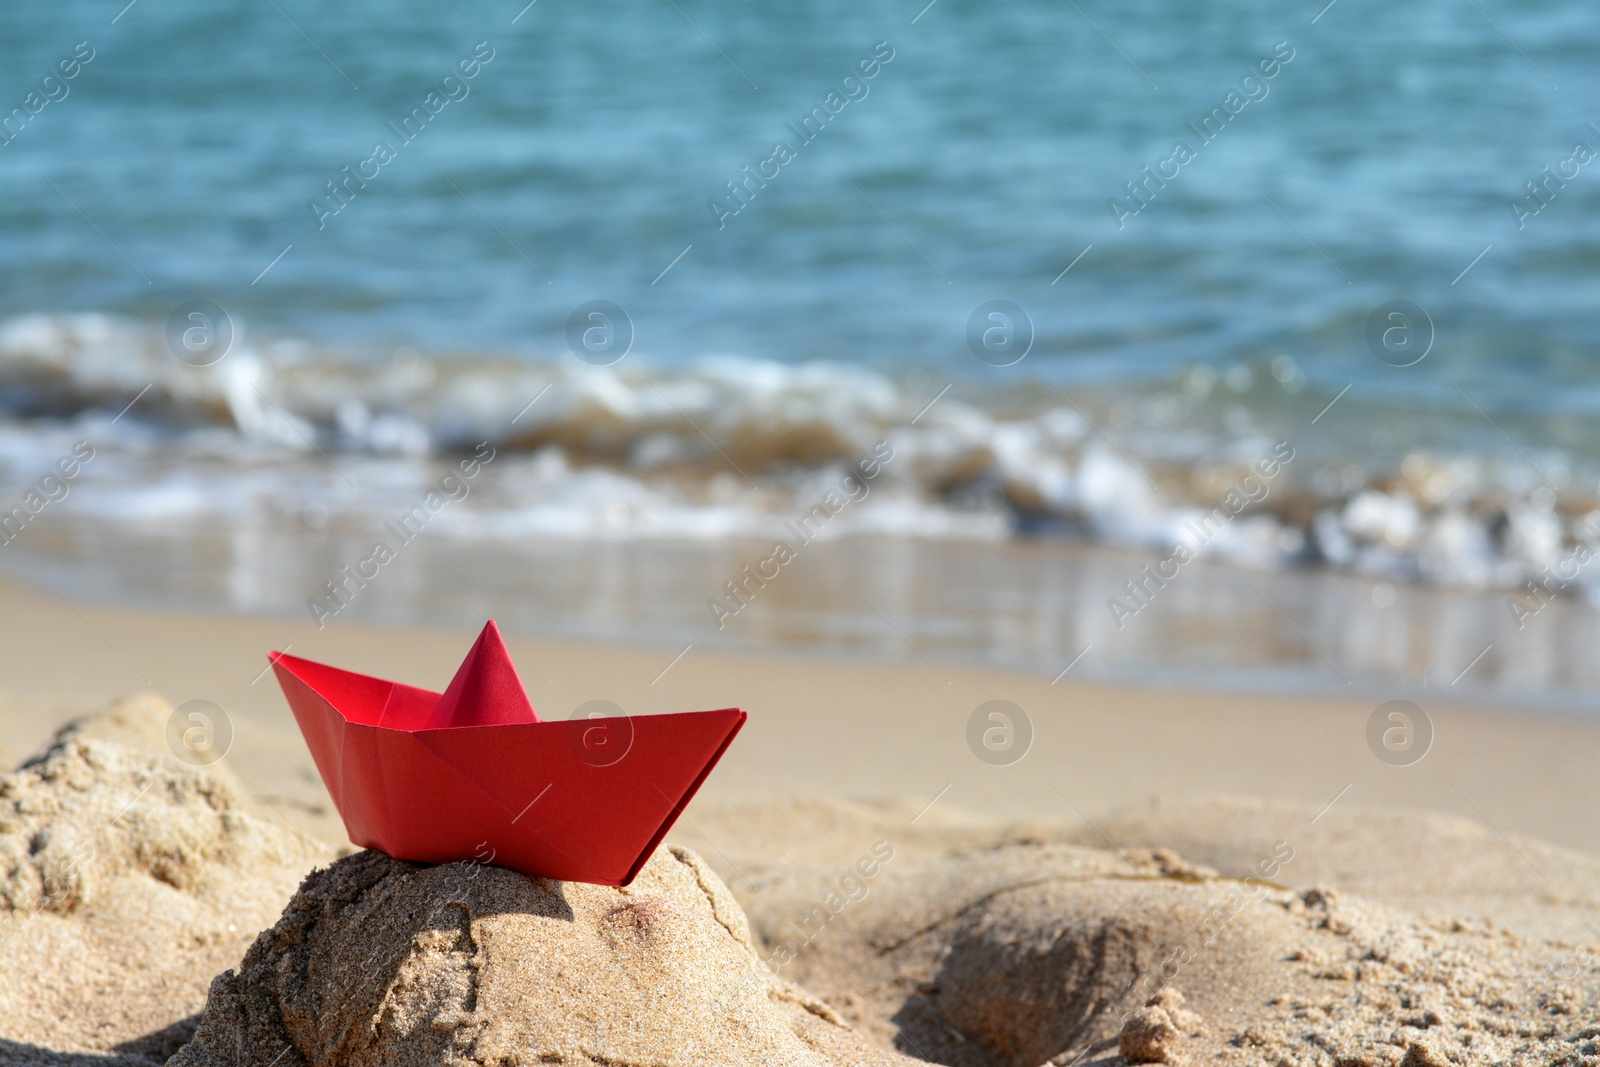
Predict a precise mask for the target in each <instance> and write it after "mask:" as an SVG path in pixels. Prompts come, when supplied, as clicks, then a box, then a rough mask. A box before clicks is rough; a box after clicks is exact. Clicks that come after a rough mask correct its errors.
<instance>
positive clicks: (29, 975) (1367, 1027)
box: [0, 698, 1600, 1067]
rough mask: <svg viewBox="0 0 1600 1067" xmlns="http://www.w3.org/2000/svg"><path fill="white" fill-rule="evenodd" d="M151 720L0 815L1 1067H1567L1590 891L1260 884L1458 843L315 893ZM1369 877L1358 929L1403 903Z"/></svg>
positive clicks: (400, 876)
mask: <svg viewBox="0 0 1600 1067" xmlns="http://www.w3.org/2000/svg"><path fill="white" fill-rule="evenodd" d="M169 713H170V708H169V707H168V706H167V705H165V704H163V703H162V702H161V701H159V700H158V699H156V698H143V699H140V700H136V701H131V702H127V703H124V704H121V705H119V706H116V707H114V708H112V709H111V710H110V711H109V712H108V713H106V714H104V715H101V716H95V717H90V718H87V719H83V720H79V721H77V722H75V723H73V724H71V725H69V726H68V727H67V728H66V729H65V730H63V731H62V732H61V733H60V734H59V735H58V736H57V738H56V739H55V740H54V742H53V743H52V744H51V745H50V746H49V747H48V749H47V750H46V751H45V752H44V753H42V754H41V756H40V757H38V758H36V759H34V760H30V761H28V762H27V763H25V764H24V765H23V766H21V767H20V768H19V769H18V770H17V771H15V772H14V773H12V774H11V775H10V776H8V777H7V778H5V779H4V780H3V784H0V798H3V799H4V801H5V804H6V807H5V808H4V809H0V819H3V821H0V850H4V853H5V855H6V857H7V864H6V867H7V870H8V871H9V874H8V880H7V882H6V903H7V915H6V920H7V921H6V928H7V930H8V931H9V932H10V939H9V940H8V941H7V942H6V944H5V946H4V948H3V949H0V952H3V953H4V955H3V957H0V966H3V967H4V973H5V974H6V975H7V979H8V980H7V982H6V983H5V986H4V991H3V992H0V1042H3V1043H0V1059H3V1060H4V1062H7V1063H27V1064H35V1063H37V1064H68V1063H71V1064H82V1063H93V1062H100V1058H99V1057H95V1056H94V1055H93V1054H95V1053H102V1054H103V1053H111V1054H113V1055H114V1056H115V1058H116V1060H117V1061H119V1062H126V1063H130V1064H134V1065H136V1067H143V1065H144V1064H154V1063H160V1062H163V1060H164V1059H165V1057H166V1056H167V1055H168V1054H172V1053H175V1054H176V1055H175V1056H174V1058H173V1060H172V1063H173V1064H174V1065H176V1067H224V1065H254V1067H276V1065H280V1064H286V1065H291V1067H298V1065H302V1064H316V1065H319V1067H321V1065H328V1067H333V1065H341V1067H342V1065H366V1064H374V1065H375V1064H398V1065H402V1067H409V1065H413V1064H415V1065H421V1064H505V1065H512V1064H556V1063H569V1064H610V1065H619V1067H623V1065H625V1067H645V1065H656V1067H665V1065H674V1064H685V1065H687V1064H704V1063H718V1064H724V1063H725V1064H790V1063H792V1064H810V1065H819V1067H820V1065H830V1064H863V1065H891V1064H897V1063H910V1062H917V1061H932V1062H939V1063H946V1064H952V1065H958V1067H1000V1065H1005V1067H1038V1065H1041V1064H1045V1063H1057V1064H1069V1063H1109V1064H1118V1063H1166V1064H1173V1065H1179V1064H1190V1063H1204V1062H1230V1063H1232V1062H1237V1063H1267V1064H1273V1065H1279V1064H1281V1065H1294V1067H1298V1065H1308V1067H1309V1065H1330V1064H1331V1065H1342V1067H1443V1065H1445V1064H1452V1063H1454V1064H1465V1063H1478V1062H1483V1063H1505V1064H1524V1063H1526V1064H1535V1063H1537V1064H1564V1065H1586V1064H1595V1063H1600V955H1597V954H1596V953H1595V951H1594V948H1593V946H1594V939H1593V938H1592V937H1585V936H1582V933H1581V930H1580V931H1579V934H1580V936H1579V938H1578V939H1577V940H1572V939H1569V938H1567V937H1565V936H1563V931H1567V930H1577V929H1578V928H1580V927H1583V926H1585V925H1587V924H1589V923H1592V922H1593V920H1594V918H1595V916H1597V915H1600V860H1596V859H1595V858H1593V857H1589V856H1586V855H1583V854H1581V853H1576V852H1571V851H1570V850H1564V849H1560V848H1559V847H1556V846H1549V845H1542V846H1541V845H1538V844H1537V843H1535V842H1531V841H1520V842H1508V844H1510V845H1511V846H1512V848H1513V850H1515V849H1528V848H1532V849H1535V850H1536V855H1537V858H1538V859H1539V860H1542V861H1544V863H1545V864H1546V865H1547V866H1548V867H1549V868H1550V869H1551V870H1552V871H1554V872H1555V874H1556V876H1557V877H1559V878H1560V879H1561V882H1560V883H1558V891H1555V892H1551V893H1549V894H1546V895H1545V896H1544V897H1540V896H1538V895H1536V894H1531V893H1530V892H1529V891H1528V887H1527V885H1526V879H1525V878H1523V879H1521V882H1520V883H1519V878H1520V876H1518V875H1515V874H1509V875H1508V874H1505V873H1504V872H1502V873H1501V876H1500V878H1501V881H1500V886H1499V889H1498V890H1495V889H1494V888H1493V887H1483V888H1482V889H1481V891H1480V892H1479V893H1478V895H1477V896H1476V897H1474V896H1472V895H1471V892H1470V887H1471V886H1472V885H1475V884H1476V883H1477V882H1478V880H1479V877H1480V875H1481V873H1482V872H1483V871H1486V870H1492V869H1494V868H1495V866H1496V862H1497V861H1496V858H1495V857H1493V856H1490V857H1489V861H1488V862H1486V863H1479V864H1478V865H1477V866H1476V867H1474V866H1472V865H1470V864H1469V865H1466V866H1465V867H1463V868H1462V869H1460V870H1458V871H1457V873H1456V874H1455V875H1454V878H1455V881H1454V882H1453V883H1452V882H1451V880H1450V877H1448V876H1444V880H1443V881H1442V882H1441V883H1440V884H1438V885H1437V886H1436V889H1435V892H1434V893H1433V894H1432V895H1431V896H1429V894H1428V893H1427V892H1425V891H1424V889H1423V888H1422V887H1421V886H1420V885H1418V884H1417V882H1416V880H1412V881H1411V882H1409V883H1406V887H1405V891H1404V892H1403V893H1401V894H1400V896H1401V897H1405V896H1406V895H1407V894H1409V896H1410V897H1411V898H1415V899H1418V900H1425V901H1426V902H1427V903H1428V904H1429V908H1428V909H1425V910H1426V911H1428V912H1430V913H1428V914H1424V913H1419V912H1418V911H1417V910H1415V909H1408V908H1403V907H1397V906H1395V905H1394V904H1393V903H1391V902H1389V901H1385V900H1382V899H1369V898H1363V897H1362V896H1359V895H1357V894H1354V893H1352V892H1350V891H1349V890H1348V889H1342V888H1334V887H1331V886H1328V885H1318V886H1315V887H1313V888H1309V889H1299V888H1295V887H1294V885H1293V884H1292V881H1293V879H1294V877H1295V876H1297V875H1298V876H1300V877H1302V878H1303V877H1305V876H1306V875H1307V874H1310V873H1315V871H1316V869H1317V868H1318V867H1320V866H1325V865H1327V864H1329V863H1334V864H1337V863H1339V862H1348V861H1350V860H1353V859H1356V858H1358V857H1359V856H1362V855H1374V854H1377V853H1380V852H1384V851H1392V852H1398V853H1400V854H1402V855H1411V856H1418V855H1425V853H1426V850H1425V849H1419V848H1418V846H1419V845H1422V844H1425V843H1428V842H1431V841H1434V840H1443V841H1445V842H1446V846H1445V850H1444V853H1443V854H1444V856H1445V857H1446V859H1447V860H1448V859H1449V857H1450V856H1451V855H1452V852H1451V850H1452V849H1456V850H1461V849H1463V848H1464V847H1465V846H1463V845H1462V844H1460V843H1459V842H1457V843H1451V831H1452V829H1453V830H1454V832H1455V834H1456V835H1457V836H1459V835H1460V834H1462V833H1465V832H1466V831H1467V830H1468V829H1469V828H1470V824H1461V825H1455V826H1453V827H1452V825H1451V824H1450V823H1449V820H1443V821H1440V820H1434V821H1432V822H1430V821H1429V820H1426V819H1424V820H1421V821H1417V820H1415V819H1412V820H1405V821H1399V822H1396V821H1395V820H1394V818H1393V813H1392V812H1386V811H1384V810H1381V809H1380V810H1372V811H1367V810H1360V809H1349V810H1347V811H1345V812H1344V813H1342V814H1341V816H1340V817H1341V819H1342V822H1341V823H1339V824H1337V832H1335V833H1332V834H1330V835H1329V838H1330V839H1329V840H1323V841H1321V842H1320V843H1319V838H1318V837H1317V833H1318V832H1319V831H1318V829H1317V828H1318V827H1319V826H1322V825H1323V820H1324V819H1325V818H1332V816H1331V815H1326V816H1320V817H1318V818H1317V820H1316V821H1315V822H1313V821H1312V820H1311V819H1309V818H1303V817H1302V813H1298V812H1295V811H1294V810H1293V809H1292V807H1284V806H1281V805H1277V806H1274V805H1262V804H1257V805H1256V806H1254V807H1251V806H1248V805H1244V804H1242V803H1238V802H1235V803H1233V804H1231V805H1230V804H1227V803H1225V802H1221V801H1217V802H1214V803H1213V807H1211V808H1209V809H1206V808H1189V807H1184V808H1180V809H1178V810H1177V811H1173V812H1163V811H1162V810H1161V809H1160V807H1159V806H1155V807H1146V808H1143V809H1140V810H1137V811H1130V812H1127V813H1124V814H1123V815H1121V816H1119V817H1117V818H1116V819H1114V820H1108V822H1107V823H1106V824H1105V825H1104V826H1101V827H1100V828H1099V829H1098V830H1097V831H1096V832H1097V833H1102V832H1106V828H1107V827H1115V828H1116V829H1117V830H1118V831H1119V832H1128V833H1133V832H1136V830H1135V828H1136V827H1138V826H1143V827H1145V828H1146V831H1145V832H1153V831H1151V830H1150V829H1149V828H1152V827H1166V828H1167V829H1169V830H1171V831H1174V833H1175V835H1176V836H1186V839H1187V840H1188V843H1189V844H1190V845H1191V847H1193V848H1194V849H1196V850H1197V854H1198V853H1201V852H1208V853H1210V854H1212V855H1213V856H1214V857H1215V858H1216V859H1218V860H1219V861H1220V862H1221V863H1222V864H1223V866H1225V867H1232V868H1234V870H1233V872H1232V873H1225V872H1223V871H1219V870H1217V869H1214V868H1212V867H1210V866H1208V865H1206V864H1203V863H1199V862H1195V861H1194V860H1192V859H1186V858H1184V857H1183V856H1181V855H1180V854H1178V853H1177V852H1175V851H1173V850H1172V849H1170V848H1149V847H1145V846H1140V845H1126V844H1120V843H1117V842H1115V841H1101V842H1099V847H1092V846H1090V845H1088V844H1086V843H1071V838H1072V837H1073V836H1074V835H1075V834H1077V833H1078V832H1079V831H1078V830H1077V829H1076V828H1074V827H1073V826H1072V825H1071V824H1068V823H1062V822H1055V823H1051V822H1041V821H1037V820H1035V821H1031V822H1028V823H1014V822H1013V823H1006V822H1003V821H1000V820H996V819H994V818H992V817H983V816H974V815H970V814H967V813H962V812H960V811H959V810H955V809H949V810H946V811H943V812H930V811H928V810H923V811H914V810H913V809H912V808H910V807H909V806H907V805H905V804H899V805H896V804H888V805H874V806H869V805H859V804H848V803H841V802H837V801H812V802H793V801H777V802H768V803H767V804H764V805H758V804H750V803H727V804H720V805H712V806H708V807H706V808H705V809H704V810H703V811H702V812H701V814H700V815H699V816H698V817H697V823H698V826H697V828H696V829H695V832H696V833H699V834H701V835H708V836H711V837H716V838H720V839H721V840H722V841H723V842H724V844H723V846H721V847H720V848H719V850H718V853H716V854H715V859H714V860H712V861H710V862H708V861H707V860H702V859H701V858H700V856H699V855H697V854H696V852H695V851H693V850H691V849H689V848H687V847H684V846H682V845H675V844H668V845H664V846H663V847H662V849H661V850H659V851H658V853H657V854H656V855H655V857H654V858H653V859H652V860H651V862H650V863H649V864H648V865H647V867H646V869H645V871H644V872H643V873H642V874H641V876H640V877H639V879H638V880H637V881H635V882H634V883H633V885H631V886H629V887H627V888H625V889H614V888H608V887H599V886H589V885H583V884H577V883H559V882H551V881H547V880H542V879H530V878H526V877H524V876H522V875H520V874H516V873H514V872H511V871H506V870H503V869H500V868H493V867H483V866H479V865H476V864H471V863H458V864H447V865H442V866H427V865H419V864H409V863H402V862H399V861H395V860H392V859H390V858H389V857H387V856H383V855H382V854H379V853H372V852H358V853H353V854H347V855H345V856H343V858H339V859H336V860H335V859H333V858H332V857H333V855H334V852H335V850H332V849H329V848H325V847H318V846H317V845H314V844H308V843H307V842H306V841H305V840H302V839H301V838H300V837H298V836H297V835H294V834H292V833H290V832H288V831H285V830H280V829H277V828H275V827H273V826H272V825H271V824H270V823H267V822H266V821H264V820H263V819H262V818H261V817H260V809H261V808H262V807H263V806H264V805H265V802H263V801H256V802H254V803H252V802H251V801H250V800H248V799H247V798H245V797H244V796H242V795H241V794H240V792H239V790H238V787H237V786H236V785H235V784H233V783H232V782H231V781H230V774H229V772H228V771H227V770H226V768H225V766H223V765H217V766H215V767H211V768H204V769H196V768H192V767H188V766H186V765H184V764H182V763H179V762H178V761H176V760H175V759H173V758H172V756H171V754H170V753H169V752H166V751H165V748H164V743H165V739H164V735H163V733H162V731H161V730H160V729H158V727H159V726H160V725H161V724H164V723H165V721H166V718H167V716H168V714H169ZM130 797H132V798H134V799H133V802H132V803H131V804H130V802H129V798H130ZM1247 816H1248V817H1252V818H1254V820H1255V822H1254V823H1253V824H1252V823H1250V822H1249V819H1248V818H1246V817H1247ZM1230 820H1231V821H1232V822H1233V823H1234V824H1235V826H1236V827H1241V828H1242V831H1241V832H1230V831H1229V830H1228V829H1227V825H1226V824H1227V823H1228V822H1229V821H1230ZM1299 822H1304V824H1305V825H1303V826H1298V827H1297V829H1298V830H1299V833H1298V834H1291V835H1290V836H1289V837H1285V838H1279V839H1277V840H1275V841H1272V842H1266V843H1265V847H1264V848H1262V849H1261V851H1260V852H1259V853H1258V854H1257V853H1252V852H1251V849H1252V848H1253V847H1254V846H1253V843H1254V842H1255V841H1256V840H1257V839H1260V840H1262V841H1265V838H1264V837H1262V836H1261V835H1262V834H1263V833H1264V832H1265V833H1267V834H1268V835H1269V836H1270V833H1271V832H1274V831H1275V828H1277V827H1282V826H1286V825H1293V824H1297V823H1299ZM1206 827H1210V831H1209V833H1208V832H1207V831H1206V829H1205V828H1206ZM1269 827H1270V828H1273V829H1270V830H1269V829H1268V828H1269ZM1180 828H1182V833H1181V834H1177V831H1179V829H1180ZM1297 841H1298V844H1297V843H1296V842H1297ZM83 843H87V844H88V847H87V848H83V847H80V846H81V845H82V844H83ZM1481 844H1482V843H1481V842H1480V845H1481ZM1241 849H1242V850H1243V851H1242V852H1241V851H1240V850H1241ZM345 851H346V852H348V851H349V850H348V849H346V850H345ZM1247 856H1248V857H1253V858H1250V859H1249V861H1248V862H1246V861H1245V859H1244V858H1243V857H1247ZM1341 857H1343V859H1341ZM1500 859H1501V860H1503V859H1504V857H1500ZM330 860H331V862H330ZM1378 866H1379V873H1378V874H1377V875H1376V876H1369V877H1368V879H1367V882H1366V885H1367V887H1368V888H1369V889H1371V890H1372V891H1373V893H1374V897H1375V898H1376V897H1382V896H1384V895H1386V890H1385V886H1388V885H1394V884H1397V883H1398V882H1402V881H1404V880H1403V879H1399V878H1398V875H1397V874H1396V873H1395V871H1393V870H1387V871H1385V870H1384V869H1383V866H1382V865H1381V864H1380V865H1378ZM718 868H720V871H721V873H720V874H719V871H718ZM1454 869H1455V867H1454V866H1453V865H1451V866H1447V867H1446V868H1443V869H1442V871H1433V870H1428V869H1426V868H1424V869H1423V870H1422V871H1421V873H1422V874H1424V875H1425V876H1429V877H1435V876H1442V872H1443V871H1448V870H1454ZM308 871H310V873H309V875H308V874H307V872H308ZM302 876H305V877H304V881H303V882H302V883H301V884H300V885H299V888H298V890H295V889H294V885H295V883H296V882H297V881H299V880H300V879H301V878H302ZM724 877H726V879H727V882H725V881H724ZM1357 881H1360V879H1357ZM727 883H731V884H732V888H731V889H730V887H729V885H728V884H727ZM1519 886H1520V888H1519ZM1387 895H1390V896H1393V894H1387ZM1472 903H1476V904H1483V903H1487V904H1488V905H1489V906H1490V910H1491V911H1496V910H1498V911H1499V912H1501V914H1502V916H1503V915H1510V916H1511V919H1510V922H1509V925H1508V924H1507V923H1506V922H1503V921H1498V920H1497V919H1496V918H1495V916H1494V915H1485V914H1483V913H1482V909H1479V910H1477V911H1475V912H1474V911H1470V910H1465V909H1464V905H1468V904H1472ZM280 910H281V914H279V913H280ZM1453 911H1454V912H1459V914H1454V915H1452V914H1451V913H1452V912H1453ZM257 929H261V930H262V932H261V933H260V936H259V937H254V938H252V934H253V933H254V931H255V930H257ZM247 946H248V951H246V947H247ZM241 956H242V959H241ZM13 976H15V980H13ZM208 985H209V989H208V988H207V987H208ZM107 1062H110V1061H109V1060H108V1061H107Z"/></svg>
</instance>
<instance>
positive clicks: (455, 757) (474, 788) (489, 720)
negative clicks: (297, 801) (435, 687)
mask: <svg viewBox="0 0 1600 1067" xmlns="http://www.w3.org/2000/svg"><path fill="white" fill-rule="evenodd" d="M268 658H269V659H270V660H271V662H272V667H273V670H274V671H275V672H276V674H277V677H278V684H279V685H281V686H282V687H283V694H284V696H285V697H286V698H287V699H288V701H289V706H290V708H292V709H293V710H294V716H295V720H296V721H297V722H299V724H300V732H301V733H302V734H304V735H305V739H306V744H307V745H308V746H309V747H310V749H311V755H312V758H314V759H315V760H316V763H317V770H318V772H320V773H321V775H322V781H323V782H324V784H326V785H327V787H328V792H329V793H330V794H332V796H333V802H334V805H335V806H336V807H337V808H338V809H339V815H340V817H342V818H343V819H344V825H345V830H346V831H347V832H348V833H349V835H350V840H351V841H352V842H354V843H355V844H357V845H360V846H362V847H364V848H374V849H380V850H382V851H384V852H387V853H389V855H391V856H394V857H395V858H397V859H404V860H416V861H420V862H424V863H449V862H453V861H455V860H478V861H480V862H484V863H493V864H496V865H499V866H502V867H510V868H511V869H513V870H517V871H521V872H522V873H523V874H527V875H532V876H534V877H542V878H558V879H562V880H567V881H579V882H594V883H597V884H599V885H619V886H620V885H627V884H628V883H629V882H631V881H632V880H633V878H634V876H635V875H636V874H638V873H639V869H640V868H641V867H643V866H644V864H645V861H646V860H648V859H649V858H650V854H651V853H652V852H653V851H655V848H656V846H657V845H658V844H660V843H661V839H662V838H663V837H664V836H666V833H667V831H668V830H669V829H671V827H672V824H673V823H674V822H675V821H676V820H677V818H678V815H679V814H680V813H681V812H682V811H683V809H684V808H685V807H686V806H687V805H688V803H689V801H690V799H691V798H693V796H694V794H695V792H696V791H697V790H698V789H699V788H700V784H701V783H702V782H704V781H705V779H706V776H707V775H708V774H710V773H711V768H712V767H714V766H716V763H717V760H719V759H720V758H721V757H722V753H723V752H724V751H725V750H726V749H727V747H728V745H729V744H730V743H731V742H732V741H733V737H734V735H735V734H737V733H738V732H739V728H740V727H741V726H743V725H744V721H745V718H746V716H745V713H744V712H743V711H740V710H739V709H738V708H725V709H723V710H720V711H696V712H686V713H681V714H673V715H642V716H619V717H611V718H591V719H575V720H568V721H556V722H545V721H541V720H540V719H539V717H538V716H537V715H536V714H534V710H533V705H532V704H531V703H530V702H529V701H528V695H527V693H526V692H525V691H524V690H523V687H522V681H521V679H519V678H518V677H517V671H516V668H515V667H514V666H513V665H512V663H511V656H510V655H509V654H508V653H507V651H506V646H505V642H504V641H502V640H501V638H500V630H499V628H498V627H496V626H495V624H494V621H493V620H490V622H489V623H488V625H486V626H485V627H484V628H483V632H482V633H481V634H479V635H478V640H477V642H476V643H475V644H474V645H473V646H472V651H471V652H469V653H468V654H467V658H466V660H465V661H464V662H463V663H462V664H461V668H460V670H458V671H457V672H456V676H455V678H454V679H453V680H452V681H451V682H450V687H449V688H448V689H446V690H445V691H444V692H443V693H442V694H440V693H434V692H430V691H429V690H426V689H418V688H416V687H414V686H409V685H403V684H401V683H400V682H391V681H386V680H384V679H382V678H373V677H371V676H369V675H365V674H356V673H355V672H353V671H345V670H340V669H339V668H337V667H329V666H327V665H325V664H321V663H313V662H311V661H310V660H305V659H300V658H299V657H298V656H286V655H284V654H283V653H281V652H273V653H270V654H269V657H268Z"/></svg>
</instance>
